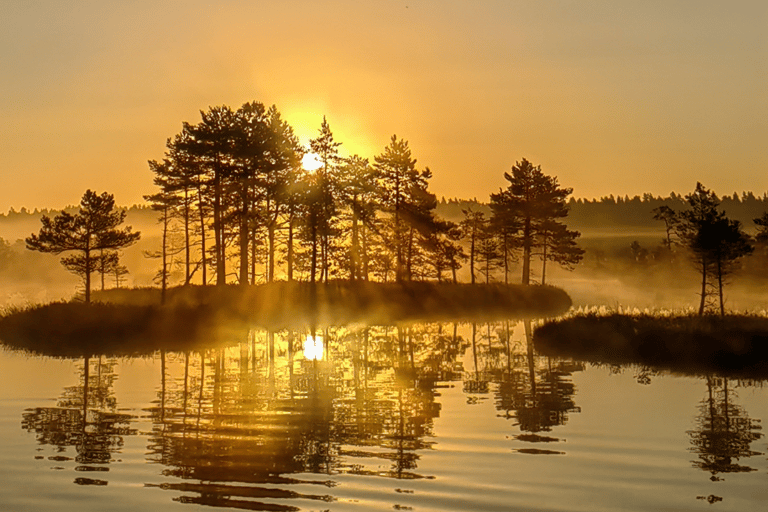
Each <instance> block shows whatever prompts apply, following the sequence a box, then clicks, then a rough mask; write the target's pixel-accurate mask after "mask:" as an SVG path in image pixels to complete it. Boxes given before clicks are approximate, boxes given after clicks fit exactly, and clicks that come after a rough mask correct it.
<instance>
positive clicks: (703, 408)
mask: <svg viewBox="0 0 768 512" xmlns="http://www.w3.org/2000/svg"><path fill="white" fill-rule="evenodd" d="M705 380H706V383H707V397H706V398H705V399H704V400H702V401H701V403H700V405H699V415H698V416H697V417H696V428H695V429H694V430H689V431H688V435H689V436H690V438H691V444H692V445H693V446H692V447H691V451H692V452H694V453H696V454H698V456H699V458H698V460H696V461H693V466H694V467H697V468H700V469H702V470H703V471H708V472H710V473H711V474H712V476H711V478H710V479H711V480H712V481H718V480H722V479H721V478H720V477H719V476H718V474H720V473H744V472H749V471H756V470H755V469H754V468H752V467H750V466H746V465H742V464H739V462H740V460H741V459H744V458H749V457H752V456H753V455H760V453H759V452H755V451H753V450H752V449H751V444H752V442H753V441H755V440H757V439H760V438H761V437H762V434H761V433H760V432H757V431H758V430H760V428H761V426H760V425H759V424H758V421H756V420H754V419H752V418H750V417H749V415H748V414H747V412H746V411H745V410H744V408H743V407H741V406H740V405H738V404H735V403H734V402H733V401H734V400H735V399H736V398H737V397H736V393H735V391H734V390H733V389H730V388H729V382H728V379H725V378H720V377H714V376H711V375H708V376H707V377H706V378H705Z"/></svg>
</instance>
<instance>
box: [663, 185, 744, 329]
mask: <svg viewBox="0 0 768 512" xmlns="http://www.w3.org/2000/svg"><path fill="white" fill-rule="evenodd" d="M685 199H686V201H687V202H688V205H689V208H688V209H687V210H684V211H682V212H680V213H679V218H680V221H679V223H678V226H677V231H678V236H679V237H680V239H681V240H682V241H683V243H684V245H685V246H686V247H688V249H689V250H690V251H691V258H692V261H693V263H694V265H695V266H696V268H697V269H698V271H699V272H700V274H701V293H700V296H701V301H700V303H699V315H703V314H704V311H705V309H706V305H707V299H708V298H710V297H712V296H717V297H718V298H719V306H720V307H719V309H720V314H721V315H724V314H725V303H724V297H723V287H724V285H725V283H726V277H727V276H728V275H730V274H732V273H733V271H734V270H736V268H737V265H738V261H739V259H740V258H742V257H743V256H746V255H748V254H750V253H751V252H752V251H753V250H754V248H753V247H752V244H751V240H750V238H749V236H748V235H747V234H746V233H745V232H744V230H743V229H742V227H741V222H739V221H737V220H733V219H729V218H728V217H726V216H725V212H722V211H719V210H718V207H719V206H720V200H719V199H718V197H717V195H716V194H715V193H714V192H712V191H710V190H707V189H706V188H705V187H704V186H703V185H702V184H701V183H696V190H694V191H693V192H692V193H691V194H688V195H687V196H686V197H685Z"/></svg>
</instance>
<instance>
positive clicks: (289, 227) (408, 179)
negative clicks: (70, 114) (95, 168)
mask: <svg viewBox="0 0 768 512" xmlns="http://www.w3.org/2000/svg"><path fill="white" fill-rule="evenodd" d="M201 116H202V119H201V121H200V122H199V123H197V124H190V123H184V124H183V128H182V131H181V132H180V133H178V134H177V135H175V136H174V137H171V138H170V139H168V141H167V144H166V147H167V151H166V153H165V156H164V158H163V160H162V161H154V160H153V161H150V162H149V166H150V169H151V171H152V172H153V174H154V183H155V185H156V186H157V187H158V191H157V192H156V193H155V194H151V195H148V196H145V199H146V200H147V201H148V202H149V204H150V205H151V208H152V209H153V210H156V211H157V212H158V214H159V223H160V226H161V233H162V244H161V248H160V250H158V251H157V252H156V253H152V254H147V255H148V256H151V257H157V258H159V259H161V265H160V270H159V271H158V274H157V281H158V282H159V283H160V285H161V289H162V296H163V298H164V297H165V290H166V288H167V286H168V284H169V275H170V272H171V267H172V266H173V265H174V262H175V263H177V264H180V266H181V267H182V268H183V275H184V281H183V282H184V284H190V283H191V282H192V280H193V277H194V276H195V274H197V273H198V272H199V274H200V282H201V283H202V284H210V283H215V284H216V285H224V284H226V283H227V282H237V283H239V284H254V283H257V282H271V281H274V280H275V279H276V278H277V277H278V272H279V271H280V270H281V269H282V272H283V273H282V277H284V278H285V279H287V280H288V281H292V280H295V279H299V280H308V281H311V282H316V281H320V282H327V281H328V280H329V279H349V280H352V281H355V280H379V281H384V282H386V281H391V280H394V281H398V282H402V281H411V280H427V279H435V280H438V281H441V280H443V279H445V278H446V276H447V275H448V274H450V276H451V278H452V280H453V281H454V282H456V281H457V270H458V269H459V268H461V266H462V265H463V263H464V262H466V261H467V260H468V261H469V262H470V275H471V282H472V283H474V282H475V281H476V272H479V273H481V274H482V275H483V276H484V278H485V281H486V282H490V281H491V279H492V275H494V274H498V273H500V272H501V271H502V270H503V275H504V281H505V282H509V274H510V266H511V265H510V263H511V262H512V261H516V260H518V259H521V260H522V262H521V265H522V270H523V273H522V277H521V281H522V283H523V284H529V283H530V282H531V275H532V270H531V261H532V259H533V258H535V257H539V258H540V259H541V261H542V269H541V282H542V283H544V282H545V279H546V265H547V262H556V263H558V264H560V265H562V266H564V267H566V268H572V267H573V266H574V265H575V264H576V263H578V262H579V261H580V260H581V258H582V254H583V252H584V251H583V250H581V249H580V248H578V247H577V245H576V238H578V236H579V233H578V232H577V231H571V230H568V229H567V227H566V226H565V224H563V223H562V219H563V218H564V217H565V216H566V215H567V214H568V206H567V202H566V201H567V198H568V196H569V195H570V194H571V192H572V189H570V188H561V187H560V186H559V184H558V182H557V178H555V177H551V176H547V175H545V174H544V173H543V172H542V171H541V168H540V167H539V166H534V165H533V164H531V163H530V162H528V161H527V160H525V159H523V161H522V162H518V163H517V164H516V165H515V166H514V167H513V168H512V173H511V174H509V173H505V178H506V179H507V180H508V181H509V186H508V187H507V189H504V190H500V191H499V192H498V193H497V194H492V195H491V215H490V216H489V217H488V218H486V217H485V214H484V213H483V212H475V211H473V210H472V209H467V210H465V211H464V212H463V215H464V216H463V220H461V221H460V222H452V221H448V220H445V219H441V218H439V217H438V216H437V215H436V214H435V208H436V206H437V199H436V197H435V195H434V194H432V193H431V192H430V191H429V190H428V185H429V180H430V178H431V177H432V173H431V171H430V170H429V168H425V169H423V170H421V169H418V168H417V167H416V159H415V158H413V156H412V154H411V150H410V148H409V146H408V142H407V141H405V140H403V139H399V138H398V137H397V136H395V135H393V136H392V138H391V139H390V141H389V144H388V145H387V146H386V147H385V148H384V150H383V151H382V152H381V154H379V155H377V156H375V157H374V159H373V162H370V161H369V160H368V159H366V158H363V157H360V156H357V155H353V156H351V157H349V158H343V157H342V156H341V155H340V153H339V146H341V143H340V142H337V141H336V140H335V139H334V136H333V133H332V132H331V129H330V126H329V125H328V123H327V121H326V120H325V119H323V122H322V125H321V127H320V130H319V133H318V136H317V137H316V138H314V139H312V140H311V141H310V142H309V147H308V148H305V147H303V146H302V145H301V144H300V143H299V140H298V138H297V137H296V135H295V134H294V131H293V129H292V128H291V126H290V125H289V124H288V123H287V122H286V121H285V120H283V119H282V117H281V115H280V113H279V112H278V110H277V108H276V107H274V106H272V107H270V108H267V107H265V106H264V105H263V104H261V103H257V102H251V103H246V104H244V105H243V106H241V107H240V108H239V109H236V110H235V109H232V108H230V107H227V106H219V107H212V108H210V109H209V110H208V111H204V112H201ZM308 154H309V155H311V156H313V157H314V159H315V161H316V162H317V165H316V166H315V167H316V168H314V169H309V168H305V166H304V165H303V161H304V160H305V156H307V155H308ZM307 167H309V166H307ZM125 215H126V212H125V211H124V210H118V209H116V208H115V204H114V197H113V196H112V195H110V194H108V193H103V194H101V195H98V194H96V193H95V192H92V191H90V190H88V191H87V192H86V193H85V195H84V196H83V199H82V201H81V203H80V209H79V210H78V211H76V212H73V213H70V212H67V211H64V212H61V213H60V214H59V215H57V216H55V217H54V218H50V217H49V216H47V215H43V216H42V219H41V220H42V229H41V230H40V232H39V234H33V235H31V236H30V237H29V238H27V239H26V245H27V248H28V249H31V250H35V251H41V252H48V253H54V254H59V253H63V252H68V253H70V254H69V255H67V256H65V257H64V258H63V259H62V264H63V265H64V266H65V267H66V268H67V269H68V270H70V271H71V272H74V273H75V274H77V275H79V276H81V277H82V278H83V282H84V288H85V301H86V302H89V301H90V291H91V275H92V274H93V273H100V274H101V276H102V288H103V280H104V276H105V275H109V274H113V275H115V276H116V278H119V277H120V276H122V275H124V274H125V273H126V272H127V269H125V267H124V266H122V265H120V261H119V253H118V250H119V249H121V248H124V247H127V246H129V245H131V244H133V243H134V242H136V241H137V240H138V238H139V233H134V232H132V231H131V228H130V227H127V228H118V226H120V225H121V224H122V223H123V221H124V220H125ZM465 246H468V248H467V249H465ZM467 252H468V253H467ZM174 260H175V261H174ZM228 269H230V270H229V271H228Z"/></svg>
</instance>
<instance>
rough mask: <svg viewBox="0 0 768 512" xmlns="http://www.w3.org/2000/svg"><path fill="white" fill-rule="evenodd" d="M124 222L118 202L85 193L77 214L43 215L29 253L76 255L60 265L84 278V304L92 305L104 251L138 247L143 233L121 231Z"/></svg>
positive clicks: (28, 239) (106, 194)
mask: <svg viewBox="0 0 768 512" xmlns="http://www.w3.org/2000/svg"><path fill="white" fill-rule="evenodd" d="M124 220H125V210H116V209H115V198H114V196H113V195H112V194H108V193H106V192H104V193H103V194H101V195H98V194H96V193H95V192H92V191H91V190H86V192H85V194H84V195H83V198H82V199H81V200H80V209H79V210H78V212H77V213H75V214H74V215H73V214H70V213H67V212H61V213H60V214H59V215H56V216H55V217H54V218H53V219H51V218H50V217H48V216H47V215H43V217H42V218H41V222H42V224H43V227H42V228H41V229H40V233H39V234H37V235H35V234H32V235H30V236H29V237H28V238H27V239H26V240H25V242H26V245H27V249H30V250H33V251H40V252H49V253H53V254H61V253H63V252H74V253H75V254H73V255H71V256H65V257H64V258H62V260H61V263H62V264H63V265H64V266H65V267H66V268H67V270H69V271H70V272H73V273H75V274H77V275H79V276H80V277H82V279H83V282H84V284H85V302H86V303H90V301H91V273H92V272H94V271H95V270H96V269H97V268H98V261H99V258H100V257H101V254H102V251H107V250H115V249H121V248H123V247H127V246H129V245H131V244H133V243H135V242H136V241H137V240H138V239H139V237H140V236H141V234H140V233H138V232H136V233H133V232H132V231H131V228H130V226H127V227H124V228H121V229H118V226H119V225H120V224H122V223H123V221H124Z"/></svg>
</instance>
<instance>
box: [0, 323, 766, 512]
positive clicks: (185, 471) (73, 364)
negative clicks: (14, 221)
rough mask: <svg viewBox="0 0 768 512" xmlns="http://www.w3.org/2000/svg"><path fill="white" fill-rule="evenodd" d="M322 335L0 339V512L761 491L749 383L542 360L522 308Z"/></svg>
mask: <svg viewBox="0 0 768 512" xmlns="http://www.w3.org/2000/svg"><path fill="white" fill-rule="evenodd" d="M507 332H510V333H511V334H510V335H509V336H507ZM473 333H474V334H473ZM322 334H323V335H324V340H323V341H324V346H325V347H324V348H325V350H324V352H323V355H322V359H321V360H314V359H311V358H307V356H310V357H311V356H312V354H311V353H307V354H305V352H304V349H303V345H304V344H305V340H306V333H285V332H283V333H277V334H274V335H269V334H267V333H261V332H251V333H243V336H242V339H241V340H240V342H239V343H234V344H233V346H231V347H229V348H226V349H211V350H209V351H207V352H205V353H202V354H201V353H190V354H183V353H181V354H180V353H168V354H162V353H157V354H155V355H154V356H153V357H145V358H137V359H128V358H123V359H110V358H107V357H98V356H95V357H91V358H89V359H87V360H85V359H80V360H75V361H72V360H57V359H51V358H46V357H41V356H29V355H24V354H19V353H12V352H8V351H0V372H1V373H0V375H2V380H1V382H2V387H1V388H0V481H2V485H0V510H2V511H41V510H57V511H62V512H66V511H82V510H99V511H112V510H114V511H136V510H147V511H149V510H171V509H173V510H181V511H189V510H195V509H199V510H210V509H211V507H223V508H232V509H239V510H262V511H290V510H318V511H319V510H334V511H336V510H339V511H344V510H414V511H450V510H477V511H493V510H499V511H501V510H505V511H506V510H525V511H530V510H548V511H550V510H579V511H601V510H605V511H615V510H642V511H647V510H676V511H680V510H719V511H722V510H738V511H745V510H764V509H765V507H766V506H767V504H768V460H766V459H767V458H768V455H767V454H766V452H768V441H767V440H766V438H765V437H763V434H762V431H761V429H760V426H761V420H762V419H765V418H768V391H766V389H765V388H763V387H761V386H760V385H755V383H750V382H739V381H735V380H725V379H721V378H718V377H716V376H709V377H706V376H701V377H686V376H671V375H660V374H657V373H656V372H654V371H653V370H652V369H647V368H645V369H643V368H615V367H613V368H611V367H594V366H591V365H589V364H584V363H579V362H574V361H567V360H565V361H564V360H554V359H549V358H545V357H540V356H537V355H535V354H534V353H533V352H532V351H531V349H530V347H529V345H528V344H527V342H526V338H525V334H524V329H523V328H522V324H518V325H514V324H505V323H498V324H493V325H488V324H482V325H480V324H478V325H476V326H474V327H473V326H472V325H467V324H464V325H459V326H454V325H453V324H443V325H421V326H414V327H410V328H407V329H406V328H401V329H396V328H389V329H385V328H378V327H377V328H359V329H343V330H333V331H327V332H323V333H322ZM289 340H293V344H292V345H291V346H292V347H293V348H291V346H289V343H288V341H289ZM234 341H235V342H236V341H237V340H234ZM318 341H319V340H318ZM473 341H474V342H473Z"/></svg>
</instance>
